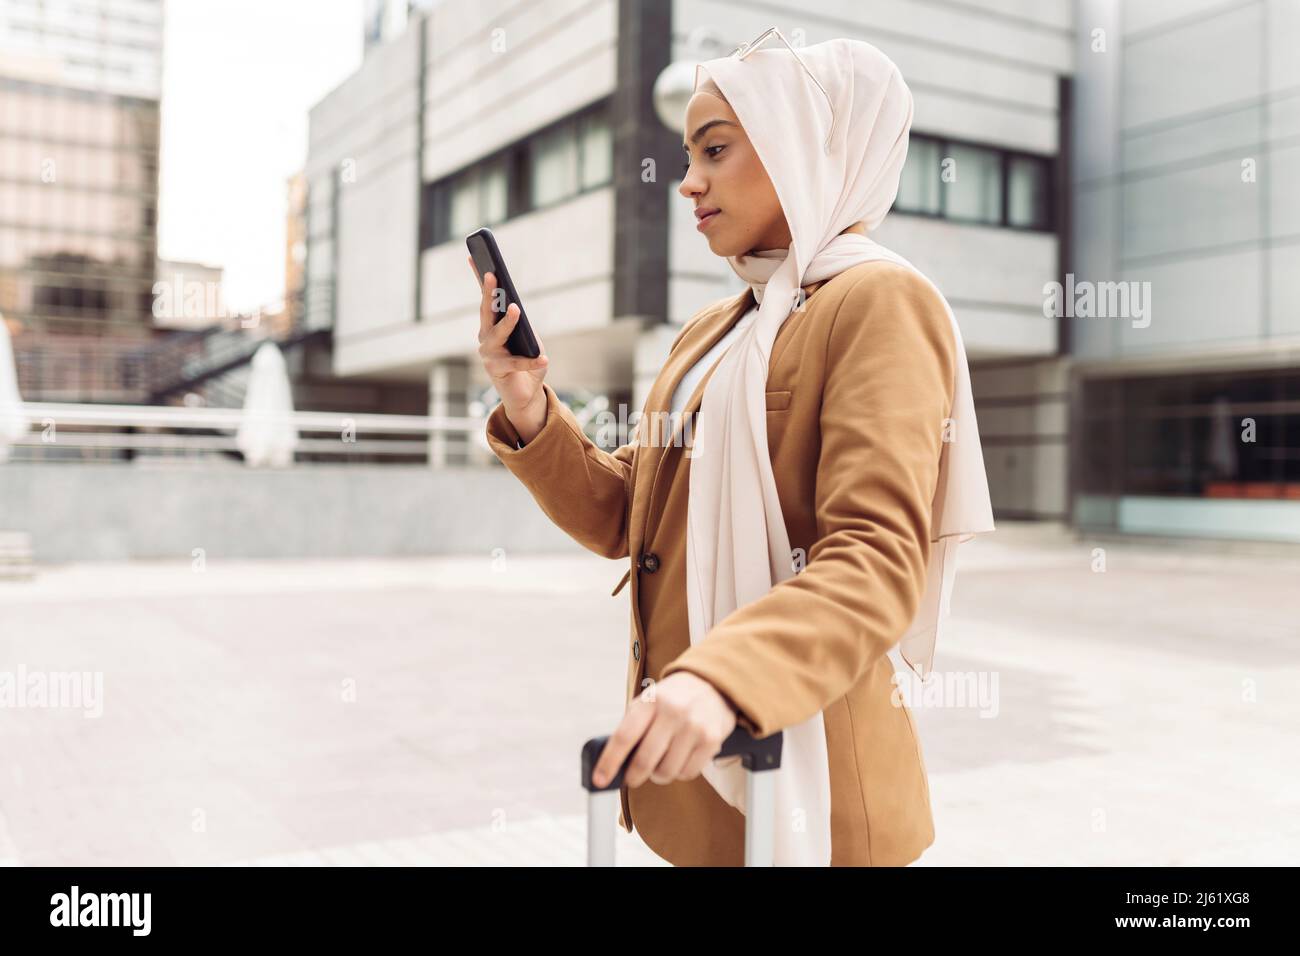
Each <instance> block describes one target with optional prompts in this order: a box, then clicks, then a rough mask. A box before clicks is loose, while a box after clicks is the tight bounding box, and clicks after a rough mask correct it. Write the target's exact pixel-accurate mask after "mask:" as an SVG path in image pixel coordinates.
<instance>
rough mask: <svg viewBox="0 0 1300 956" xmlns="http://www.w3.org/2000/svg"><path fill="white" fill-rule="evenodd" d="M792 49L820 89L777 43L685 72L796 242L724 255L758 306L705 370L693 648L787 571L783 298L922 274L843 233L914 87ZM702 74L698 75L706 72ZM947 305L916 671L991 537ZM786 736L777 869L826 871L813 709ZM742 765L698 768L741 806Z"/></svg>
mask: <svg viewBox="0 0 1300 956" xmlns="http://www.w3.org/2000/svg"><path fill="white" fill-rule="evenodd" d="M799 57H800V58H802V60H803V62H804V63H806V64H807V67H808V69H809V70H811V71H812V72H813V73H814V74H816V76H817V78H818V80H820V82H821V86H822V87H824V88H825V90H826V93H825V94H824V93H823V92H822V90H821V89H819V88H818V86H817V84H815V83H814V82H812V80H811V79H810V78H809V76H808V72H807V71H806V70H805V69H804V67H803V66H801V65H800V63H799V60H798V59H797V58H796V57H795V56H794V55H793V54H792V53H791V52H790V51H789V50H788V49H764V50H754V51H750V52H748V53H746V54H745V55H744V58H743V59H742V58H741V57H738V56H734V55H733V56H728V57H722V58H719V59H714V60H709V61H706V62H704V63H701V64H699V65H698V66H697V68H696V90H700V89H713V90H720V91H721V93H722V95H723V96H724V97H725V98H726V100H727V101H728V103H729V104H730V105H731V107H732V109H733V110H734V111H735V113H736V115H737V117H738V118H739V120H740V123H741V125H742V126H743V127H744V129H745V131H746V133H747V134H748V136H749V139H750V141H751V142H752V143H753V145H754V148H755V150H756V151H757V152H758V155H759V158H760V159H761V161H762V163H763V165H764V168H765V169H766V170H767V173H768V176H769V177H770V178H771V180H772V184H773V186H774V187H775V189H776V193H777V196H778V199H779V200H780V203H781V207H782V209H783V211H784V212H785V216H786V220H787V222H788V223H789V226H790V233H791V236H792V239H793V242H792V243H791V248H790V249H789V250H786V251H785V255H784V256H780V254H779V253H776V252H775V251H771V250H769V251H767V252H765V253H764V254H762V255H754V256H736V257H730V258H729V259H728V261H729V262H730V263H731V266H732V268H733V269H734V270H735V271H736V273H737V274H738V275H739V276H740V277H741V278H742V279H744V280H746V281H747V282H749V283H750V285H751V287H753V288H754V291H755V298H756V300H758V301H759V308H758V316H757V318H756V319H755V321H754V322H753V323H752V324H751V325H750V326H749V327H748V328H746V329H745V330H744V331H743V332H741V334H740V335H739V336H738V337H737V339H736V341H735V342H734V344H733V345H732V346H731V348H729V349H728V350H727V352H726V353H725V354H724V355H723V357H722V358H721V359H720V360H719V361H718V363H717V365H716V366H715V367H714V369H713V372H712V374H711V376H710V378H709V381H708V382H707V383H706V385H705V389H704V394H703V398H702V402H701V407H700V412H699V415H698V418H697V424H696V433H695V436H694V439H693V442H694V447H695V451H694V452H693V453H692V459H691V470H690V490H689V499H688V500H689V504H688V508H687V547H686V577H687V606H688V615H689V622H690V640H691V643H692V644H698V643H699V642H700V641H703V640H705V639H706V638H707V635H708V633H709V631H710V629H711V628H712V627H713V626H714V625H715V624H716V623H717V622H719V621H721V620H722V619H723V618H725V617H726V616H727V615H728V614H730V613H731V612H732V611H733V610H735V609H736V608H738V607H742V606H744V605H746V604H749V603H750V602H752V601H756V600H758V599H759V598H761V597H763V596H764V595H765V594H767V593H768V592H769V591H770V590H771V589H772V587H773V586H774V585H776V584H778V583H779V582H781V581H783V580H785V579H787V578H790V577H793V575H794V571H793V569H792V567H791V551H790V541H789V537H788V534H787V532H786V527H785V521H784V519H783V517H782V514H781V504H780V499H779V498H778V496H777V489H776V480H775V477H774V475H773V472H772V462H771V458H770V456H769V453H768V446H767V415H766V406H765V397H764V392H765V391H766V383H767V372H768V359H769V357H770V355H771V352H772V344H773V342H774V341H775V339H776V335H777V332H778V331H779V329H780V328H781V325H782V324H783V323H784V322H785V320H786V317H787V316H788V315H789V314H790V312H791V310H792V308H793V306H794V305H795V299H794V295H795V291H796V290H797V289H799V288H800V286H803V285H807V284H810V283H813V282H818V281H821V280H823V279H829V278H830V277H832V276H835V275H838V274H839V273H840V272H842V271H843V270H845V269H847V268H849V267H850V266H853V265H856V264H858V263H860V262H868V261H871V260H873V259H888V260H890V261H892V262H897V263H899V264H900V265H903V266H906V267H908V268H911V269H913V270H915V271H917V272H918V274H920V273H919V270H916V269H915V266H913V265H912V264H911V263H909V262H908V261H907V260H905V259H903V258H902V257H901V256H899V255H897V254H896V253H894V252H892V251H890V250H889V249H886V248H885V247H884V246H881V245H880V244H879V243H877V242H875V241H873V240H871V239H869V238H867V237H866V236H863V235H860V234H856V233H848V234H843V235H841V233H842V232H843V230H844V229H845V228H846V227H848V226H850V225H852V224H853V223H855V222H862V223H864V224H865V226H866V228H867V230H868V232H870V231H873V230H875V229H876V228H877V226H879V224H880V222H881V221H882V220H883V219H884V218H885V215H886V213H887V212H888V211H889V208H890V206H892V205H893V202H894V198H895V196H896V195H897V192H898V183H899V176H900V174H901V171H902V167H903V161H904V159H905V158H906V155H907V137H908V131H909V129H910V127H911V122H912V95H911V92H910V91H909V90H908V88H907V86H906V84H905V83H904V82H903V78H902V75H901V74H900V73H899V71H898V67H897V66H895V65H894V63H893V62H892V61H891V60H890V59H889V58H888V57H886V56H885V55H884V54H883V53H882V52H880V51H879V50H878V49H876V48H875V47H874V46H872V45H870V44H868V43H864V42H862V41H860V40H847V39H837V40H830V41H827V42H825V43H819V44H816V45H814V46H810V47H803V48H801V49H800V51H799ZM702 74H707V76H708V78H706V79H704V80H702V79H701V75H702ZM828 98H829V100H830V102H829V103H828V102H827V100H828ZM828 131H833V132H832V135H831V138H830V143H829V144H828V146H827V147H826V148H823V143H825V142H826V140H827V133H828ZM927 281H928V279H927ZM931 285H933V283H931ZM935 291H936V292H938V290H937V289H936V290H935ZM940 298H941V299H942V294H940ZM944 308H945V310H946V311H947V313H948V316H949V320H950V321H951V323H952V330H953V335H954V336H955V337H956V341H957V358H958V362H957V377H956V382H955V399H954V402H953V408H952V414H951V418H952V419H953V421H954V423H955V428H953V429H952V430H951V431H950V434H953V435H955V436H956V438H955V440H952V441H946V442H944V445H943V448H942V451H941V453H940V461H939V478H938V485H937V488H936V492H935V497H934V501H933V519H932V525H931V541H932V542H934V547H933V549H932V556H931V558H930V563H929V565H928V570H927V574H928V579H927V584H926V589H925V593H924V596H923V597H922V601H921V606H920V609H919V611H918V612H917V615H916V617H915V619H914V621H913V623H912V624H911V625H910V627H909V628H908V630H907V632H906V633H905V634H904V635H901V646H900V652H901V653H902V655H903V657H904V660H905V661H906V662H907V663H908V665H909V666H911V667H912V668H913V669H917V670H918V673H921V676H924V673H923V671H924V670H927V669H928V667H929V665H930V663H931V662H932V658H933V653H934V645H935V642H936V640H937V638H938V634H939V632H940V631H941V630H942V629H943V623H944V620H945V617H946V615H947V612H948V603H949V595H950V592H951V588H952V582H953V575H954V572H955V570H956V565H957V563H956V555H955V554H954V552H955V551H956V547H957V545H958V544H960V543H961V542H963V541H966V540H969V539H970V538H971V537H973V536H974V535H976V534H982V533H986V532H989V531H992V530H994V528H993V510H992V505H991V502H990V499H989V492H988V481H987V478H986V475H985V472H984V457H983V453H982V451H981V448H980V441H979V431H978V428H977V425H976V421H975V406H974V400H973V398H972V395H971V385H970V370H969V368H968V366H967V362H966V351H965V347H964V346H963V345H962V340H961V331H960V329H959V328H958V326H957V321H956V318H955V317H954V316H953V314H952V310H951V308H949V307H948V304H947V301H946V300H945V301H944ZM864 586H865V582H864ZM918 665H920V667H919V668H918ZM783 731H784V735H785V738H784V741H783V746H782V759H781V769H780V770H778V771H775V774H776V788H775V789H776V801H775V802H776V835H775V848H774V850H775V852H774V863H775V864H776V865H778V866H801V865H812V866H827V865H829V864H830V858H831V840H830V766H829V762H828V759H827V753H826V731H825V724H824V721H823V719H822V714H821V713H820V712H819V713H817V714H815V715H814V716H813V717H812V718H810V719H809V720H807V721H805V722H804V723H802V724H799V725H798V726H794V727H786V728H783ZM744 773H745V772H744V770H743V769H742V768H741V767H740V766H739V763H738V761H736V760H728V761H721V762H714V763H711V764H710V765H709V766H707V767H706V768H705V770H704V772H703V776H704V778H705V779H706V780H708V782H709V783H710V784H711V785H712V786H713V787H714V789H716V790H717V791H718V793H719V795H721V796H722V798H723V799H724V800H726V801H727V802H728V803H729V804H731V805H732V806H734V807H736V808H738V809H739V810H740V811H741V812H742V813H743V812H744V811H745V799H744V798H745V788H744ZM796 811H801V812H802V813H803V814H804V815H805V818H806V820H807V821H808V828H807V831H806V832H799V833H796V832H794V831H793V828H792V827H791V825H790V822H789V821H791V820H792V819H793V814H794V813H795V812H796Z"/></svg>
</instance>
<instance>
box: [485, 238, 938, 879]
mask: <svg viewBox="0 0 1300 956" xmlns="http://www.w3.org/2000/svg"><path fill="white" fill-rule="evenodd" d="M805 289H806V292H807V293H808V295H807V299H806V301H805V303H804V306H803V309H802V310H796V311H794V312H792V313H791V315H790V317H789V318H788V319H787V320H786V321H785V323H784V324H783V325H782V326H781V329H780V331H779V333H778V335H777V338H776V342H775V344H774V346H773V348H772V356H771V361H770V363H769V366H768V382H767V413H768V417H767V428H768V442H769V446H770V449H769V450H770V453H771V456H772V466H773V470H774V472H775V475H776V484H777V489H778V492H779V495H780V499H781V509H782V512H783V514H784V517H785V523H786V528H787V529H788V531H789V535H790V543H791V547H792V548H794V549H796V551H795V555H794V556H793V559H792V560H793V561H794V562H795V564H794V565H792V567H794V568H796V569H798V568H800V567H801V568H802V569H801V570H799V571H798V573H796V574H795V576H794V577H792V578H789V579H788V580H785V581H782V582H780V583H779V584H777V585H776V586H775V587H773V588H772V589H771V590H770V591H769V592H768V593H767V594H766V595H764V597H763V598H761V599H759V600H757V601H754V602H753V603H751V604H749V605H747V606H745V607H742V608H739V609H737V610H736V611H734V612H733V613H731V614H730V615H728V616H727V617H726V618H725V619H724V620H722V621H721V622H719V623H718V624H717V625H716V626H715V627H714V628H713V630H712V631H710V632H709V635H708V637H707V638H706V639H705V640H704V641H703V642H701V643H700V644H698V645H696V646H694V647H692V646H691V644H690V638H689V629H688V624H687V609H686V557H685V548H686V502H687V491H688V488H689V481H688V478H689V473H690V468H689V465H690V457H689V453H688V447H683V443H682V440H681V437H680V436H681V435H682V430H681V428H680V427H679V428H678V429H677V433H676V435H677V437H678V442H677V444H676V445H674V444H672V443H671V442H670V441H668V440H666V431H667V430H665V432H664V434H663V435H657V434H656V429H654V428H653V427H647V426H650V425H651V424H652V422H653V421H654V416H653V413H655V412H659V413H661V418H660V420H661V421H662V420H663V419H662V415H663V414H665V413H666V412H667V410H668V409H669V403H670V398H671V396H672V392H673V389H674V387H675V386H676V384H677V383H678V381H680V380H681V378H682V376H683V375H684V374H685V373H686V371H687V369H689V368H690V367H691V366H692V365H693V364H694V363H695V361H696V360H697V359H699V358H700V357H701V356H702V355H703V354H704V353H705V352H706V351H708V349H709V347H710V346H711V345H713V344H714V343H715V342H717V340H718V339H719V338H721V337H722V335H723V333H725V332H726V331H727V329H728V328H730V327H731V325H732V324H733V323H734V322H735V321H736V319H738V318H739V317H740V316H742V315H743V314H744V313H745V310H747V309H748V308H749V306H750V305H751V304H752V303H753V301H754V296H753V292H752V291H751V290H749V289H746V290H745V292H744V293H743V294H741V295H739V296H738V297H736V298H733V299H728V300H724V301H722V302H719V303H715V304H714V305H711V306H709V307H708V308H706V309H704V310H703V311H702V312H700V313H699V314H697V315H696V316H694V317H693V318H692V319H691V320H690V321H689V322H688V323H687V324H686V325H685V326H684V327H683V328H682V330H681V332H680V333H679V334H678V336H677V339H676V340H675V341H674V343H673V345H672V348H671V351H670V352H669V355H668V359H667V361H666V362H665V363H664V367H663V370H662V371H661V372H660V373H659V377H658V378H657V379H656V380H655V383H654V385H653V387H652V388H651V390H650V394H649V396H648V398H647V400H646V405H645V409H644V411H643V421H642V429H641V431H640V433H639V435H638V436H637V438H635V439H634V440H633V442H630V443H629V444H627V445H624V446H623V447H621V448H619V449H617V450H616V451H614V452H612V453H610V452H606V451H604V450H602V449H601V448H599V447H598V446H597V445H596V444H595V443H593V442H592V441H591V440H590V439H589V438H588V437H587V436H586V435H585V434H584V433H583V430H582V428H581V427H580V426H579V425H578V422H577V420H576V419H575V418H574V416H573V413H572V411H571V410H570V409H569V408H568V407H567V406H565V405H564V404H563V403H562V402H561V401H559V399H558V398H557V397H556V394H555V392H554V391H553V390H552V389H551V387H550V386H549V385H546V384H543V388H544V389H545V391H546V396H547V402H548V405H547V412H546V424H545V426H544V427H543V428H542V430H541V431H540V432H539V433H538V434H537V435H536V436H535V437H534V438H533V440H532V441H531V442H529V443H527V444H526V445H525V446H524V447H522V448H517V447H516V446H517V444H518V440H519V435H518V433H517V432H516V431H515V429H514V428H513V427H512V425H511V424H510V421H509V419H508V418H507V417H506V415H505V413H504V410H503V409H502V407H501V406H500V405H498V406H497V408H496V409H495V410H494V411H493V413H492V415H491V416H490V417H489V419H488V424H487V435H488V440H489V443H490V445H491V447H492V450H493V451H494V452H495V453H496V454H497V456H498V457H499V458H500V459H501V461H502V462H504V463H505V465H506V467H507V468H509V469H510V471H511V472H512V473H513V474H514V475H515V476H516V477H517V478H518V479H519V480H520V481H521V482H523V484H524V485H525V486H526V487H527V488H528V490H529V492H530V493H531V494H532V495H533V497H534V498H535V499H536V500H537V503H538V504H539V505H540V506H541V508H542V510H543V511H544V512H546V514H547V515H548V516H549V517H550V518H551V520H552V521H554V522H555V523H556V524H557V525H558V526H559V527H560V528H562V529H563V530H564V531H565V532H567V533H568V534H569V535H570V536H571V537H573V538H574V539H575V540H576V541H577V542H578V543H580V544H582V545H583V546H584V547H586V548H588V549H590V550H591V551H594V552H596V553H597V554H601V555H604V556H605V557H607V558H624V557H628V556H629V555H630V556H632V560H631V562H630V564H631V567H630V569H629V571H628V573H627V574H626V575H625V576H624V578H623V581H621V582H619V585H618V587H617V588H615V590H614V593H615V594H617V593H618V592H619V590H621V589H622V587H623V584H625V583H626V582H627V581H628V580H629V578H630V580H631V584H632V592H631V596H632V614H631V617H632V627H631V635H630V637H629V650H628V672H627V699H628V701H631V700H632V698H633V697H634V696H635V695H636V693H638V692H639V691H640V690H641V689H643V688H644V687H646V686H649V685H650V683H651V682H653V681H658V680H662V679H663V678H664V677H666V676H668V675H669V674H671V673H673V672H675V671H678V670H687V671H690V672H692V673H694V674H697V675H699V676H700V677H703V678H705V679H706V680H708V681H709V682H710V683H712V684H713V685H714V686H715V687H716V688H717V689H718V690H719V691H720V692H721V693H722V694H723V695H724V696H725V697H727V699H728V700H729V701H730V702H731V703H732V704H733V706H735V707H736V708H737V710H738V721H739V723H740V724H741V725H742V726H745V727H747V728H748V729H749V730H750V731H751V732H753V733H754V734H756V735H758V736H766V735H767V734H770V733H773V732H775V731H777V730H781V729H783V728H785V727H790V726H794V725H795V724H798V723H800V722H802V721H804V720H807V719H808V718H809V717H811V716H812V715H813V714H815V713H816V712H817V711H823V712H824V719H825V725H826V746H827V752H828V756H829V761H830V776H831V857H832V858H831V864H832V865H833V866H843V865H850V866H852V865H857V866H891V865H904V864H907V863H910V862H912V861H913V860H915V859H916V858H917V857H919V856H920V854H921V852H922V851H923V850H925V848H926V847H928V846H929V845H930V844H931V843H933V841H934V823H933V818H932V816H931V812H930V790H929V783H928V781H927V779H926V771H925V763H924V759H923V757H922V754H921V745H920V742H919V740H918V738H917V734H916V729H915V726H914V724H913V721H912V716H911V714H910V713H909V712H908V710H907V708H906V707H905V706H894V704H893V703H892V697H893V696H894V695H893V693H892V692H893V690H894V686H895V685H894V684H893V683H892V681H891V677H892V675H893V673H894V666H893V663H892V661H891V660H890V659H889V658H888V657H886V656H885V655H886V652H887V651H888V650H889V649H890V648H891V647H893V646H894V645H895V644H897V643H898V641H899V640H900V639H901V638H902V635H903V633H904V632H905V631H906V629H907V626H908V625H909V624H910V623H911V621H912V618H913V616H914V615H915V613H916V610H917V608H918V606H919V604H920V599H921V594H922V592H923V589H924V585H925V580H926V574H925V568H926V562H927V560H928V558H929V555H930V547H931V546H930V534H929V529H930V517H931V502H932V500H933V497H934V492H935V487H936V483H937V481H938V474H939V453H940V450H941V447H942V444H941V443H942V439H943V425H944V419H945V416H946V415H947V414H948V412H949V410H950V408H951V405H952V400H953V390H954V383H955V374H956V342H955V340H954V338H953V335H952V329H951V326H950V324H949V320H948V317H947V314H946V313H945V312H944V308H943V304H942V302H941V301H940V300H939V298H938V297H937V296H936V295H935V294H934V292H933V290H932V289H931V288H930V287H929V286H928V285H927V284H926V283H925V280H924V279H922V278H920V277H919V276H917V275H916V274H915V273H913V272H911V271H909V270H907V269H906V268H904V267H902V266H898V265H895V264H893V263H889V262H881V261H875V262H866V263H860V264H858V265H856V266H853V267H851V268H849V269H846V270H845V271H844V272H841V273H840V274H839V275H837V276H834V277H833V278H831V279H829V280H827V281H825V282H822V283H818V284H816V285H812V286H807V287H805ZM711 371H712V370H710V374H711ZM707 380H708V376H707V375H706V376H705V378H704V380H703V381H701V382H700V384H699V385H698V386H697V387H696V389H695V391H694V393H693V394H692V396H691V399H690V401H689V402H688V404H687V405H686V408H685V411H684V414H685V415H693V413H695V412H696V411H697V410H698V409H699V406H700V399H701V396H702V395H703V391H704V385H705V383H706V382H707ZM692 420H693V419H692ZM690 434H693V429H692V431H691V433H690ZM686 444H687V445H689V442H687V443H686ZM798 549H802V554H801V553H800V552H799V550H798ZM612 729H613V728H611V730H612ZM619 823H620V824H621V825H622V826H623V827H624V828H625V829H626V830H628V831H629V832H630V831H631V830H632V828H633V827H634V826H635V828H636V829H637V830H638V831H639V832H640V834H641V837H642V839H644V840H645V842H646V844H647V845H649V847H650V848H651V849H652V850H654V851H655V852H656V853H658V854H659V855H660V856H662V857H663V858H664V859H666V860H668V861H669V862H670V863H674V864H676V865H679V866H701V865H703V866H732V865H740V864H741V863H742V862H743V859H744V817H743V815H742V814H741V813H740V811H738V810H736V809H735V808H734V807H732V806H731V805H730V804H728V803H726V802H725V801H724V800H723V799H722V798H721V797H720V796H718V794H717V792H716V791H715V790H714V789H713V787H712V786H711V785H710V784H709V783H708V782H707V781H706V780H705V779H704V778H703V777H702V776H700V777H696V778H695V779H693V780H687V781H678V782H675V783H671V784H667V785H659V784H656V783H654V782H652V781H646V782H645V783H644V784H643V785H641V786H639V787H636V788H634V789H631V790H629V788H627V787H626V786H625V787H624V788H623V790H622V810H621V812H620V816H619ZM777 825H778V826H781V825H787V826H796V825H801V823H800V822H799V821H777Z"/></svg>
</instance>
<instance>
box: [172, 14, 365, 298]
mask: <svg viewBox="0 0 1300 956" xmlns="http://www.w3.org/2000/svg"><path fill="white" fill-rule="evenodd" d="M362 7H363V0H167V4H166V7H165V18H166V19H165V26H164V47H163V87H162V88H163V96H162V144H161V145H162V156H161V159H160V173H159V175H160V183H159V189H160V196H159V201H158V204H159V209H158V254H159V256H160V257H161V258H164V259H184V260H192V261H197V262H202V263H205V264H207V265H213V266H222V267H224V269H225V270H226V271H225V277H224V287H225V288H224V296H225V302H226V305H227V306H229V307H231V308H234V309H251V308H254V307H256V306H259V305H264V304H269V303H272V302H274V301H275V300H276V299H278V298H280V297H281V296H282V295H283V294H284V236H285V213H286V209H287V195H286V184H287V180H288V179H289V177H290V176H292V175H293V174H294V173H295V172H297V171H299V170H300V169H301V168H302V164H303V161H304V160H305V159H306V155H307V111H308V110H309V109H310V108H311V107H312V106H313V105H314V104H315V103H317V102H318V101H319V100H320V99H321V98H322V97H324V96H325V94H327V93H328V92H329V91H330V90H332V89H333V88H334V87H336V86H338V84H339V83H341V82H342V81H343V80H344V79H346V78H347V77H348V76H349V75H350V74H351V73H352V72H354V71H355V70H356V69H357V67H358V66H360V64H361V55H362Z"/></svg>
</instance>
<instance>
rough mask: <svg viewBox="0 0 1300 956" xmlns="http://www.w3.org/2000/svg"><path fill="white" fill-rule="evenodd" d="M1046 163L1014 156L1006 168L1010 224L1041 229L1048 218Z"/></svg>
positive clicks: (1008, 221)
mask: <svg viewBox="0 0 1300 956" xmlns="http://www.w3.org/2000/svg"><path fill="white" fill-rule="evenodd" d="M1049 218H1050V217H1049V215H1048V208H1047V164H1046V163H1044V162H1043V161H1042V160H1040V159H1033V158H1030V157H1027V156H1012V157H1010V158H1009V159H1008V167H1007V223H1008V224H1009V225H1012V226H1020V227H1023V228H1026V229H1041V228H1042V227H1043V224H1044V223H1046V222H1047V221H1048V219H1049Z"/></svg>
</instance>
